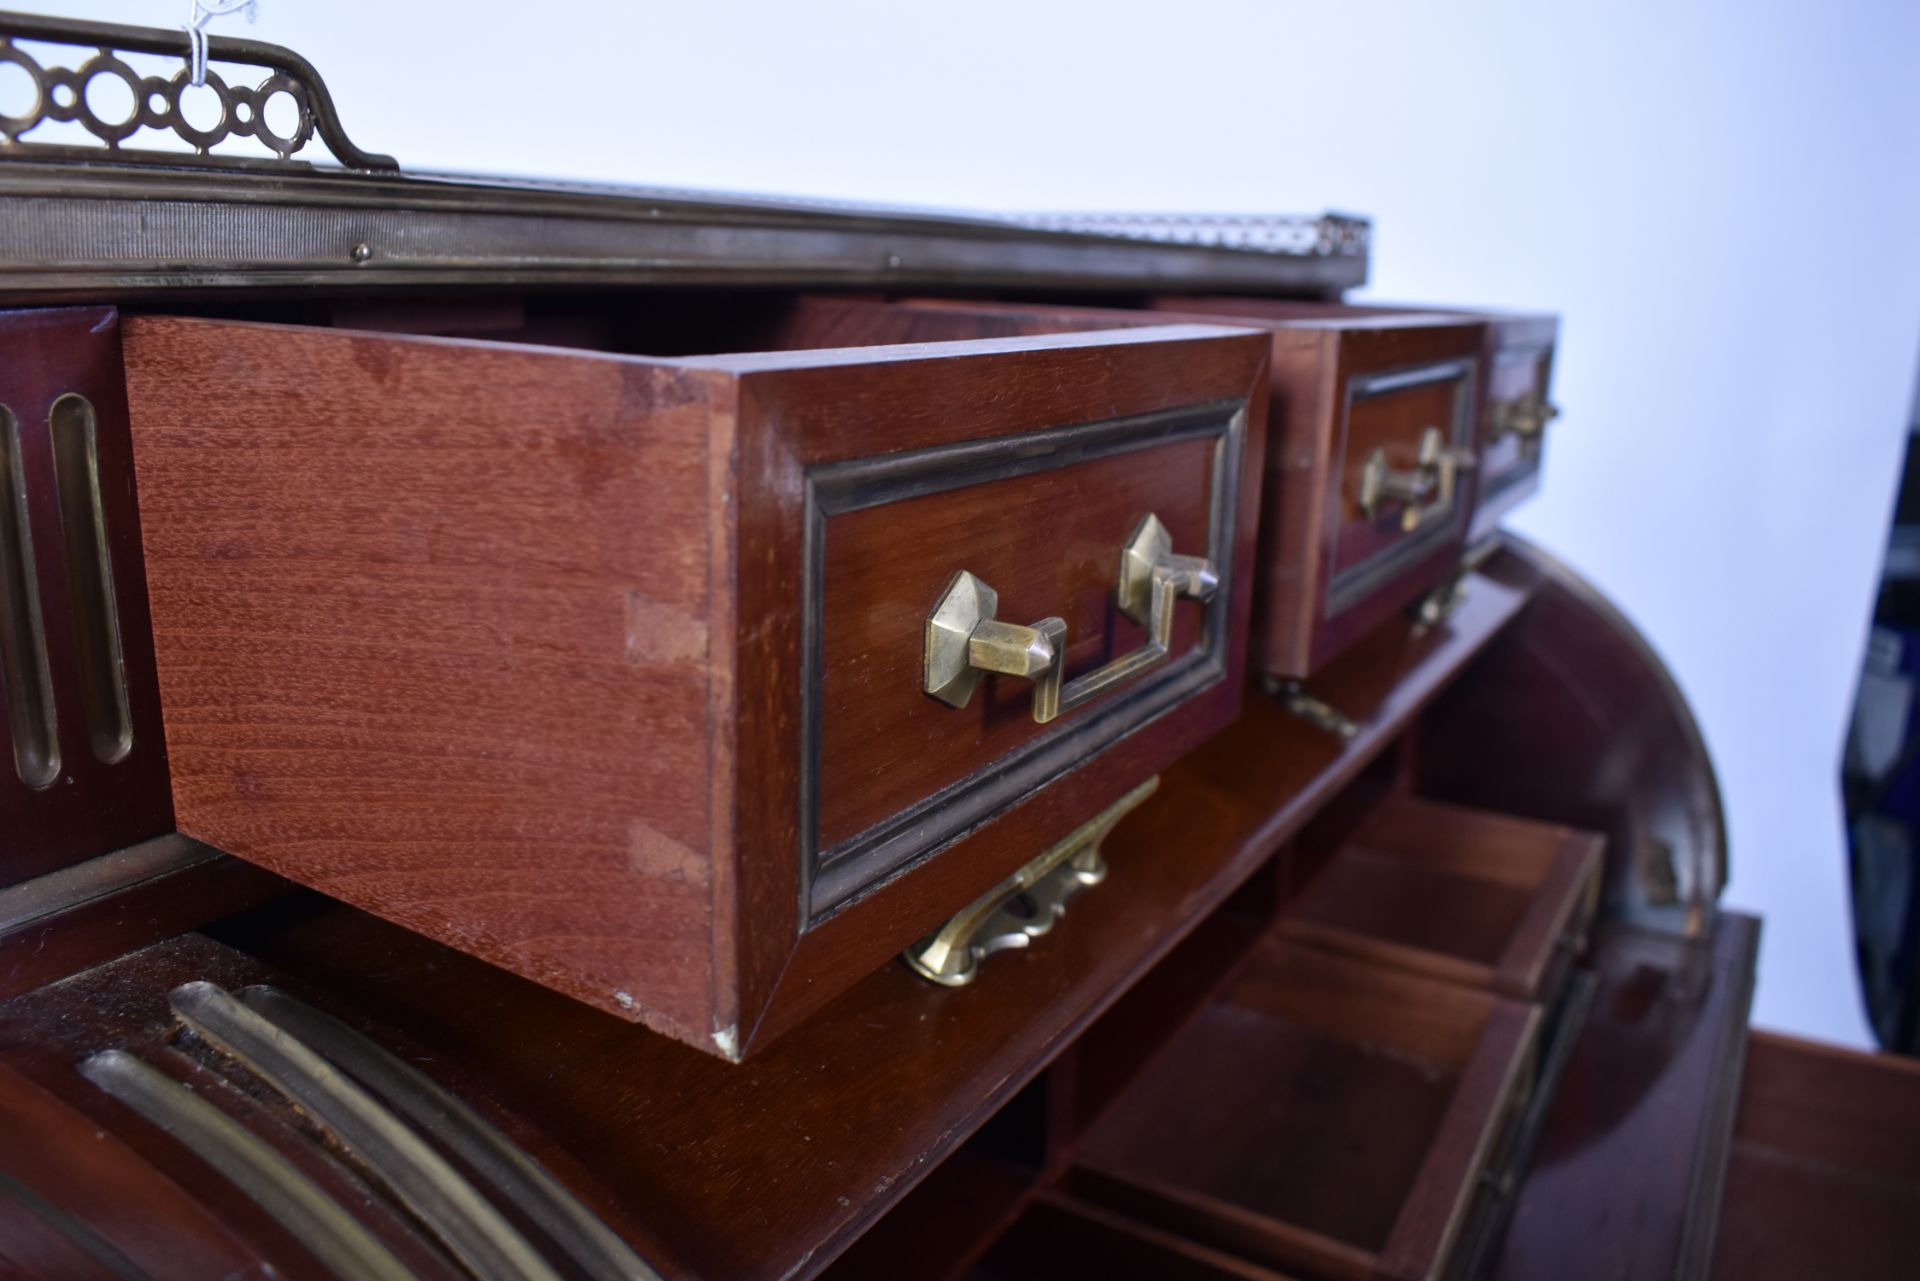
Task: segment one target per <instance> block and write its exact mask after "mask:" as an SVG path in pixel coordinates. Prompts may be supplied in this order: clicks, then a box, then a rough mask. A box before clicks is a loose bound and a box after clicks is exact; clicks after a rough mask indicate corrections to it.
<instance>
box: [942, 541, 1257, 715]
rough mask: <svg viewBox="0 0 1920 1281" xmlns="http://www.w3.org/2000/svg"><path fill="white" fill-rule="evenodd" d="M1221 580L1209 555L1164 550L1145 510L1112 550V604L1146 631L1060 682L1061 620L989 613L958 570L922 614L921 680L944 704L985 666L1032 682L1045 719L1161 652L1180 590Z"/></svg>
mask: <svg viewBox="0 0 1920 1281" xmlns="http://www.w3.org/2000/svg"><path fill="white" fill-rule="evenodd" d="M1219 586H1220V575H1219V574H1218V573H1217V572H1216V571H1215V569H1214V567H1213V562H1212V561H1209V560H1207V559H1205V558H1203V557H1199V556H1176V555H1174V554H1173V536H1172V535H1171V534H1169V533H1167V527H1166V526H1165V525H1162V524H1161V523H1160V518H1159V517H1158V516H1154V515H1152V514H1149V515H1147V516H1146V517H1145V518H1143V519H1142V520H1141V522H1140V524H1139V525H1138V526H1137V527H1135V529H1134V531H1133V537H1131V538H1129V539H1128V540H1127V546H1126V549H1125V550H1124V551H1122V552H1121V553H1120V585H1119V587H1118V589H1117V593H1116V594H1117V599H1118V604H1119V606H1120V612H1121V613H1123V614H1125V615H1126V616H1127V617H1128V618H1131V619H1132V620H1133V621H1134V622H1136V623H1140V624H1142V625H1144V626H1145V627H1146V629H1147V643H1146V644H1145V645H1142V646H1141V647H1140V648H1139V649H1136V650H1134V651H1133V652H1132V653H1130V654H1123V655H1121V656H1120V657H1119V658H1116V659H1114V660H1113V661H1112V662H1111V663H1108V664H1107V665H1106V666H1105V667H1102V668H1099V669H1098V670H1095V671H1091V672H1088V673H1087V674H1086V675H1084V676H1077V677H1075V678H1074V679H1072V680H1070V681H1069V680H1065V679H1064V677H1063V673H1062V670H1061V669H1062V668H1063V667H1064V666H1065V662H1064V661H1063V660H1064V658H1065V655H1066V652H1067V624H1066V621H1065V620H1064V619H1060V618H1043V619H1041V620H1040V621H1039V622H1037V623H1035V624H1033V625H1032V626H1031V627H1021V626H1019V625H1018V624H1015V623H1007V622H1002V621H1000V620H999V619H997V618H995V617H994V613H995V612H996V611H997V610H998V609H999V608H1000V594H999V593H998V592H996V591H994V590H993V588H991V587H989V586H987V585H986V584H985V583H984V582H982V581H981V580H980V579H978V578H976V577H974V576H973V575H972V574H969V573H968V572H966V571H965V570H961V571H960V572H959V573H958V574H956V575H954V579H953V582H952V583H950V584H948V586H947V590H946V593H945V594H944V595H942V596H941V597H940V603H939V604H938V605H936V606H934V609H933V613H931V614H929V615H928V616H927V639H926V661H925V665H924V688H925V689H926V691H927V693H929V694H931V695H933V696H934V697H935V698H937V699H939V700H940V701H941V702H943V703H947V704H949V705H951V706H954V707H965V706H966V705H967V703H968V701H969V700H971V699H972V698H973V691H974V689H975V688H977V687H978V686H979V684H980V678H981V677H982V676H983V675H985V674H986V673H988V672H998V673H999V674H1001V675H1003V676H1018V677H1021V678H1022V679H1024V680H1030V681H1032V682H1033V719H1034V720H1035V721H1036V722H1038V723H1039V724H1042V725H1045V724H1046V723H1047V722H1048V721H1051V720H1053V719H1054V718H1055V717H1057V716H1059V715H1060V714H1061V713H1062V712H1070V711H1072V710H1073V709H1074V708H1076V707H1079V706H1081V705H1082V704H1084V703H1088V702H1090V701H1092V700H1093V699H1096V698H1098V697H1099V696H1100V695H1102V694H1104V693H1106V692H1107V691H1109V690H1112V689H1115V688H1117V687H1119V686H1121V685H1124V684H1126V683H1127V682H1128V681H1131V680H1132V679H1133V678H1134V677H1136V676H1138V675H1140V674H1141V673H1142V672H1144V671H1146V670H1147V669H1148V668H1149V667H1152V666H1153V665H1154V664H1155V663H1158V662H1159V661H1160V660H1161V659H1163V658H1165V657H1166V656H1167V655H1168V653H1169V652H1171V650H1172V647H1173V606H1174V602H1175V601H1176V600H1178V599H1179V598H1180V597H1182V596H1186V597H1190V598H1192V599H1193V600H1197V601H1205V600H1209V599H1211V598H1212V596H1213V594H1214V592H1215V591H1217V590H1218V589H1219Z"/></svg>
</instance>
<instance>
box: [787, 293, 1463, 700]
mask: <svg viewBox="0 0 1920 1281" xmlns="http://www.w3.org/2000/svg"><path fill="white" fill-rule="evenodd" d="M1154 303H1155V307H1156V308H1165V310H1135V311H1122V310H1116V309H1111V308H1107V309H1096V308H1084V307H1048V306H1038V305H1032V304H992V303H970V302H950V301H945V300H939V299H924V300H913V301H912V302H909V303H905V304H892V305H880V304H875V303H871V302H863V301H858V300H842V299H835V298H814V299H809V300H807V301H806V302H804V303H803V304H802V305H801V307H800V308H799V310H798V314H797V315H796V316H795V317H794V318H793V319H792V320H791V321H790V322H789V332H791V333H793V334H795V335H804V337H805V340H806V341H807V342H810V343H818V342H834V343H863V342H881V341H888V340H889V339H890V336H891V335H893V334H895V333H896V332H898V327H899V325H900V324H901V317H900V313H901V310H902V308H911V313H910V314H911V316H912V319H913V329H912V330H911V332H912V333H913V335H914V336H915V337H917V338H920V339H923V340H926V339H949V340H951V339H958V338H985V337H993V336H1006V335H1016V334H1044V333H1059V332H1063V331H1066V332H1071V331H1082V330H1086V329H1089V328H1125V327H1128V326H1135V325H1157V324H1165V323H1168V322H1171V321H1180V322H1188V323H1191V322H1194V321H1196V320H1197V321H1201V322H1206V321H1210V320H1211V321H1216V322H1218V323H1222V324H1232V325H1244V326H1248V327H1253V328H1258V329H1261V330H1263V331H1265V332H1266V334H1267V335H1268V338H1269V340H1270V342H1271V345H1272V353H1271V361H1270V366H1271V369H1272V387H1271V395H1270V399H1269V407H1270V413H1271V415H1272V423H1271V426H1270V427H1269V430H1268V436H1269V448H1268V450H1267V456H1266V458H1267V462H1266V475H1265V478H1264V481H1263V485H1262V496H1261V521H1260V564H1259V566H1258V568H1257V573H1258V586H1257V588H1256V596H1255V604H1254V639H1253V647H1254V655H1255V661H1256V662H1257V663H1258V664H1259V665H1260V667H1261V668H1262V669H1263V670H1265V671H1268V672H1271V673H1273V674H1275V675H1278V676H1284V677H1302V676H1307V675H1311V674H1312V673H1313V672H1315V671H1317V670H1319V669H1320V668H1322V667H1324V666H1325V665H1326V664H1327V663H1328V662H1329V661H1330V660H1331V659H1333V658H1334V657H1335V656H1336V655H1338V654H1339V653H1340V652H1342V651H1343V650H1345V649H1346V648H1347V647H1348V646H1350V645H1352V644H1353V643H1354V642H1355V641H1356V640H1358V639H1359V638H1360V637H1362V636H1364V635H1366V634H1367V633H1368V632H1369V631H1371V630H1373V629H1374V628H1376V627H1378V626H1379V625H1380V624H1381V623H1382V622H1383V621H1384V620H1386V619H1387V618H1389V617H1391V616H1392V615H1393V614H1394V613H1396V612H1397V611H1399V610H1401V609H1402V608H1404V607H1406V606H1407V605H1409V604H1411V603H1412V602H1413V601H1415V600H1416V599H1417V598H1418V597H1419V596H1420V595H1421V594H1422V593H1423V592H1426V591H1427V590H1429V589H1430V588H1432V587H1434V586H1436V585H1437V584H1439V583H1440V582H1442V581H1443V580H1444V579H1446V578H1447V577H1448V576H1449V575H1450V574H1453V573H1454V572H1456V571H1457V569H1458V567H1459V564H1460V559H1461V553H1462V551H1463V549H1464V547H1465V543H1466V532H1467V523H1468V516H1469V512H1470V509H1471V506H1472V496H1473V474H1474V471H1475V469H1476V466H1477V462H1478V449H1479V441H1480V426H1479V423H1480V416H1481V397H1482V395H1483V392H1484V370H1483V366H1484V363H1485V360H1486V357H1487V351H1488V343H1489V338H1488V333H1489V330H1488V327H1487V325H1486V323H1485V322H1484V321H1483V320H1481V319H1480V318H1477V317H1472V316H1465V315H1460V314H1455V313H1443V312H1415V311H1396V310H1388V309H1379V308H1359V307H1344V306H1340V305H1337V304H1326V305H1320V304H1313V303H1277V302H1272V301H1269V300H1265V299H1239V298H1226V299H1221V298H1212V299H1196V300H1188V299H1173V300H1167V299H1160V300H1154ZM1189 303H1191V304H1192V306H1193V309H1194V310H1193V314H1185V313H1182V312H1180V311H1178V310H1177V308H1179V307H1181V306H1182V305H1186V304H1189ZM1212 313H1219V314H1217V315H1216V314H1212Z"/></svg>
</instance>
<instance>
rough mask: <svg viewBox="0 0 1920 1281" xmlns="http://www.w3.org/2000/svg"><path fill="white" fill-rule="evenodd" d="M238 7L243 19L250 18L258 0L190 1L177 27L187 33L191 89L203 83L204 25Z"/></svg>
mask: <svg viewBox="0 0 1920 1281" xmlns="http://www.w3.org/2000/svg"><path fill="white" fill-rule="evenodd" d="M242 9H244V10H246V14H247V21H248V22H252V21H254V19H255V18H257V17H259V13H260V6H259V0H193V8H192V10H190V11H189V12H188V14H187V21H186V24H185V25H184V26H183V27H182V28H181V30H183V31H185V32H186V33H187V81H188V83H189V84H191V85H193V87H194V88H196V89H198V88H199V87H200V86H201V85H203V84H205V83H206V82H207V24H208V23H209V22H211V21H213V20H214V19H215V18H224V17H226V16H227V15H228V14H230V13H238V12H240V11H241V10H242Z"/></svg>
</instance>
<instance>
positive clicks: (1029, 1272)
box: [967, 1191, 1291, 1281]
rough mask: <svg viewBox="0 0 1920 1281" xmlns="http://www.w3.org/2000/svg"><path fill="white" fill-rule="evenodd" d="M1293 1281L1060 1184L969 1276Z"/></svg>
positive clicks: (979, 1280) (990, 1280)
mask: <svg viewBox="0 0 1920 1281" xmlns="http://www.w3.org/2000/svg"><path fill="white" fill-rule="evenodd" d="M1064 1277H1100V1278H1103V1281H1291V1278H1290V1277H1289V1276H1287V1274H1285V1273H1280V1272H1275V1271H1273V1270H1272V1269H1271V1268H1264V1267H1261V1266H1260V1265H1259V1264H1257V1263H1250V1262H1248V1261H1247V1260H1245V1259H1241V1258H1238V1257H1236V1256H1234V1255H1232V1254H1228V1253H1226V1252H1224V1251H1221V1250H1216V1249H1214V1248H1213V1247H1211V1246H1206V1245H1202V1244H1200V1243H1199V1242H1197V1241H1189V1240H1187V1239H1186V1238H1184V1237H1181V1236H1178V1235H1176V1234H1174V1233H1172V1232H1168V1231H1166V1230H1164V1229H1162V1228H1156V1227H1152V1226H1150V1225H1148V1224H1144V1223H1135V1222H1134V1221H1132V1220H1131V1219H1128V1218H1127V1217H1126V1216H1125V1215H1121V1214H1116V1213H1114V1212H1113V1211H1111V1210H1108V1209H1106V1208H1105V1207H1103V1206H1099V1205H1093V1204H1089V1203H1088V1202H1085V1201H1081V1200H1078V1199H1076V1198H1074V1197H1072V1196H1068V1195H1065V1194H1062V1193H1059V1192H1054V1191H1045V1192H1041V1193H1040V1194H1039V1195H1038V1196H1037V1197H1035V1198H1034V1200H1033V1202H1032V1203H1031V1204H1030V1205H1029V1206H1028V1207H1027V1209H1026V1211H1025V1212H1024V1213H1023V1214H1021V1216H1020V1217H1019V1218H1018V1219H1017V1220H1015V1221H1014V1224H1013V1226H1012V1227H1011V1228H1009V1229H1007V1231H1006V1232H1005V1234H1003V1235H1002V1236H1001V1238H1000V1239H999V1241H997V1242H996V1243H995V1244H994V1247H993V1249H992V1250H990V1251H988V1253H987V1255H986V1257H985V1258H983V1259H982V1260H981V1261H980V1264H979V1266H977V1267H975V1268H974V1269H973V1270H972V1271H970V1272H969V1273H968V1274H967V1281H1061V1278H1064Z"/></svg>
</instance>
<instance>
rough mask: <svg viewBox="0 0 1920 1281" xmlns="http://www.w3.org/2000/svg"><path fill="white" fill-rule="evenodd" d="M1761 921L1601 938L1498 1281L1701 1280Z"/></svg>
mask: <svg viewBox="0 0 1920 1281" xmlns="http://www.w3.org/2000/svg"><path fill="white" fill-rule="evenodd" d="M1758 946H1759V922H1758V921H1756V920H1754V919H1753V918H1752V917H1748V916H1741V915H1738V914H1735V913H1731V912H1728V913H1722V914H1721V915H1720V916H1719V918H1718V919H1717V921H1716V922H1715V925H1714V928H1713V931H1712V933H1711V934H1709V935H1707V936H1706V937H1702V938H1694V939H1688V938H1681V937H1676V936H1674V935H1670V934H1665V933H1660V932H1655V931H1650V930H1642V929H1634V928H1631V927H1626V926H1620V925H1613V926H1606V927H1603V928H1601V929H1600V930H1598V931H1596V935H1595V942H1594V947H1593V951H1592V953H1591V955H1592V958H1593V965H1594V970H1595V973H1596V975H1597V977H1598V979H1599V984H1598V987H1597V990H1596V992H1595V995H1594V999H1593V1004H1592V1008H1591V1011H1590V1012H1589V1014H1588V1016H1587V1022H1586V1025H1585V1027H1584V1029H1583V1030H1582V1032H1581V1034H1580V1038H1579V1040H1578V1041H1577V1042H1576V1043H1575V1045H1574V1050H1573V1055H1572V1057H1571V1059H1570V1060H1569V1061H1568V1064H1567V1068H1566V1074H1565V1076H1564V1077H1562V1079H1561V1082H1560V1086H1559V1089H1558V1090H1557V1091H1556V1092H1555V1095H1554V1099H1553V1104H1552V1106H1551V1108H1550V1109H1549V1110H1548V1113H1547V1117H1546V1122H1545V1125H1544V1127H1543V1129H1542V1131H1541V1134H1540V1139H1539V1144H1538V1146H1537V1148H1536V1149H1535V1153H1534V1158H1533V1164H1532V1167H1531V1168H1530V1169H1529V1170H1528V1172H1527V1174H1526V1176H1525V1179H1524V1181H1523V1182H1522V1183H1521V1185H1520V1188H1519V1193H1518V1200H1517V1203H1516V1204H1515V1207H1514V1211H1513V1217H1512V1220H1511V1222H1510V1224H1509V1226H1508V1229H1507V1235H1506V1240H1505V1242H1504V1244H1503V1245H1502V1247H1501V1249H1500V1251H1499V1252H1498V1255H1497V1259H1496V1262H1495V1264H1494V1267H1493V1269H1492V1275H1493V1276H1495V1277H1498V1278H1502V1279H1503V1281H1548V1279H1549V1278H1551V1279H1552V1281H1583V1279H1584V1278H1594V1279H1596V1281H1598V1279H1599V1278H1607V1279H1609V1281H1612V1279H1614V1278H1619V1277H1642V1276H1646V1277H1652V1276H1663V1277H1664V1276H1693V1275H1699V1274H1700V1272H1702V1271H1703V1270H1704V1269H1705V1267H1706V1265H1707V1262H1708V1259H1709V1255H1710V1250H1711V1246H1712V1242H1713V1239H1714V1224H1715V1221H1716V1219H1717V1217H1718V1214H1719V1212H1720V1205H1721V1183H1722V1179H1723V1177H1724V1176H1725V1174H1726V1169H1727V1165H1726V1159H1727V1144H1728V1140H1729V1138H1730V1136H1731V1131H1732V1128H1733V1117H1734V1105H1735V1101H1736V1100H1737V1099H1738V1097H1739V1095H1740V1089H1741V1085H1740V1063H1741V1060H1742V1058H1743V1056H1744V1054H1745V1050H1746V1043H1747V1014H1748V1009H1749V1007H1750V1004H1751V1000H1752V996H1753V976H1754V958H1755V954H1756V950H1757V948H1758Z"/></svg>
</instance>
